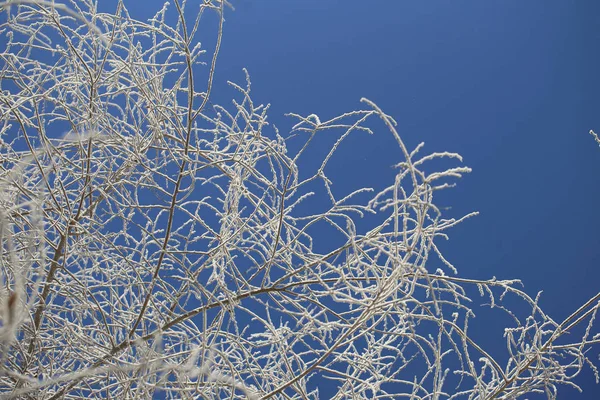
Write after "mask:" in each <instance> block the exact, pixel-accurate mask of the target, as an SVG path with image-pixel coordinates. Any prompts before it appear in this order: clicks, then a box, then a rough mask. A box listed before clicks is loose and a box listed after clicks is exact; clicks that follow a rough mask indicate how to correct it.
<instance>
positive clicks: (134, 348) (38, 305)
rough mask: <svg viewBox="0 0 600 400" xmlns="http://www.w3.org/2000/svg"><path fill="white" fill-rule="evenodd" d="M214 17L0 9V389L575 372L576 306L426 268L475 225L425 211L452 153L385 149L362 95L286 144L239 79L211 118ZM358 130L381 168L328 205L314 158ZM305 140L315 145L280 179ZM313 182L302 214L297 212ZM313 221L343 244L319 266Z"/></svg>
mask: <svg viewBox="0 0 600 400" xmlns="http://www.w3.org/2000/svg"><path fill="white" fill-rule="evenodd" d="M228 7H229V5H228V4H227V3H226V2H224V1H219V0H204V1H200V2H187V3H186V2H185V1H183V2H180V1H179V0H174V2H173V4H172V5H170V6H168V5H167V4H165V5H164V7H163V8H162V9H161V10H159V11H158V12H157V13H156V15H155V16H154V17H153V18H151V19H150V20H148V21H146V22H142V21H138V20H136V19H134V18H133V17H132V16H130V14H129V12H128V11H127V9H126V7H125V5H124V4H123V3H122V2H120V3H119V5H118V7H117V9H116V10H115V12H114V13H112V14H109V13H102V12H98V11H97V7H96V2H95V1H93V0H72V1H70V2H69V3H67V4H65V5H59V4H58V3H56V4H55V3H54V2H53V1H41V0H40V1H34V0H29V1H17V0H13V1H6V0H5V1H0V18H1V20H0V23H1V25H0V35H1V37H2V39H1V40H0V43H2V44H1V45H0V187H1V190H0V234H1V236H0V240H1V243H2V244H1V251H2V253H1V258H0V280H1V282H0V299H1V302H0V317H1V321H2V323H1V326H0V397H2V398H4V397H6V398H31V399H59V398H73V399H75V398H77V399H79V398H140V399H147V398H152V397H153V396H158V397H160V398H178V399H179V398H184V399H187V398H205V399H221V398H253V399H268V398H281V399H316V398H319V388H322V387H323V385H325V384H327V385H329V386H331V385H332V384H333V386H334V387H337V394H336V395H335V396H334V397H333V398H336V399H342V398H353V399H386V398H396V397H397V396H399V395H403V396H404V397H406V398H411V399H454V398H465V399H481V400H483V399H492V398H498V399H515V398H517V397H519V396H520V395H523V394H526V393H533V392H539V393H542V394H546V395H547V397H548V398H556V393H557V388H558V387H559V386H560V384H573V383H572V378H573V377H574V376H576V375H577V374H578V373H579V372H580V371H581V369H582V368H583V367H584V365H585V364H586V363H587V364H589V366H590V367H591V368H592V369H594V366H593V364H592V363H591V362H590V361H589V359H588V358H587V354H588V353H587V352H588V350H589V345H590V344H593V343H596V342H598V341H599V340H600V337H599V336H600V335H599V334H598V333H595V332H597V329H595V326H594V324H593V323H594V317H595V316H596V312H597V310H598V304H599V303H598V300H599V297H598V296H596V297H594V298H592V299H590V301H589V302H588V303H587V304H585V305H584V306H582V307H581V308H580V309H579V310H577V311H576V312H574V313H573V314H572V315H571V316H569V318H567V319H566V320H565V321H563V322H562V323H558V322H554V321H553V320H552V319H551V318H550V317H549V316H547V315H546V314H545V313H544V312H543V311H542V310H541V309H540V308H539V306H538V301H537V298H531V297H529V296H528V295H527V294H525V293H524V292H523V291H521V290H520V289H519V288H518V287H517V286H518V281H500V280H496V279H491V280H488V281H478V280H471V279H464V278H459V277H457V271H456V269H455V268H454V267H453V266H452V265H451V264H450V263H449V262H448V261H446V260H445V259H444V257H443V256H442V254H441V252H440V250H439V249H438V247H437V245H436V241H437V240H439V239H440V238H444V237H445V235H446V231H447V230H448V229H449V228H451V227H452V226H454V225H456V224H458V223H459V222H461V220H463V219H464V218H467V217H470V216H472V215H474V214H469V215H467V216H465V217H463V218H460V219H458V220H455V219H448V218H445V217H444V216H443V215H442V211H441V210H440V209H439V208H438V207H436V205H435V203H434V195H435V194H436V191H438V190H441V189H445V188H448V187H451V186H452V185H453V183H452V180H453V179H455V178H459V177H460V176H461V175H462V174H464V173H467V172H469V169H468V168H466V167H463V166H454V167H450V168H448V169H446V170H443V171H437V172H425V169H426V168H425V166H426V165H431V164H432V163H431V162H432V161H433V160H435V159H448V162H449V163H452V162H455V163H456V161H460V160H461V158H460V156H458V155H457V154H453V153H433V154H429V155H422V145H419V146H418V147H417V148H415V149H408V148H407V147H406V146H405V144H404V142H403V141H402V139H401V137H400V136H399V134H398V133H397V131H396V128H395V125H396V124H395V122H394V120H393V119H392V118H391V117H390V116H388V115H386V114H385V113H384V112H383V111H382V110H380V109H379V108H378V107H377V106H376V105H375V104H373V103H372V102H370V101H368V100H363V103H364V106H365V109H363V110H359V111H353V112H349V113H347V114H344V115H341V116H339V117H337V118H333V119H330V120H328V121H321V120H320V119H319V118H318V117H317V116H316V115H309V116H300V115H296V114H290V117H291V118H295V119H296V120H297V124H296V125H295V126H294V128H293V132H291V133H292V135H290V136H288V135H285V136H281V135H280V134H279V133H278V131H277V130H276V129H275V127H273V126H272V125H271V124H270V123H269V122H268V120H267V111H268V106H263V105H257V104H255V103H254V102H253V101H252V98H251V93H250V79H249V77H248V76H247V79H246V83H245V84H243V85H238V84H234V83H231V86H232V87H233V88H234V89H235V90H236V91H237V94H238V95H237V100H234V101H233V103H232V105H231V106H220V105H214V104H212V103H210V102H209V96H210V92H211V89H212V81H213V74H214V71H215V65H216V59H217V56H218V53H219V48H220V46H221V40H222V33H223V15H224V12H225V8H228ZM192 15H193V18H192V17H191V16H192ZM211 19H212V22H210V23H211V24H213V25H214V26H215V27H216V28H215V29H217V34H216V35H215V38H216V45H214V43H213V47H210V49H211V50H210V51H208V52H207V51H205V49H204V47H202V46H200V44H199V40H198V38H197V36H198V31H199V27H200V26H202V24H203V23H205V20H206V21H210V20H211ZM215 19H216V20H217V22H216V23H214V22H215ZM207 23H208V22H207ZM373 119H379V120H382V121H383V122H384V125H385V127H386V128H387V130H388V131H389V132H390V133H391V134H392V135H393V136H394V138H395V139H396V141H397V144H398V152H399V154H400V156H401V160H402V162H400V163H399V164H398V165H397V174H396V178H395V180H394V181H393V182H390V183H389V186H388V187H387V188H385V189H384V190H382V191H380V192H379V193H371V192H370V191H369V190H367V189H362V190H358V191H356V192H353V193H350V194H348V195H346V196H345V197H343V198H339V197H336V196H335V195H334V192H333V191H332V190H331V182H330V180H329V179H328V177H327V175H326V170H327V164H328V162H329V161H330V159H331V156H332V154H333V153H334V152H335V151H336V149H337V147H338V145H339V144H340V143H341V142H342V141H343V140H344V139H345V138H346V137H347V136H348V135H351V134H353V133H354V132H355V131H363V132H368V133H370V132H371V129H372V128H371V127H370V126H371V125H370V122H369V121H371V120H373ZM324 132H327V134H330V135H333V134H337V135H338V137H339V139H338V141H337V142H336V144H335V145H334V146H333V148H332V149H331V151H330V152H329V153H328V155H327V156H326V157H325V159H324V160H323V161H322V163H321V165H320V167H318V168H316V170H314V171H304V170H303V171H302V172H301V171H300V170H299V162H298V161H299V158H300V157H301V155H302V154H304V153H305V152H306V151H307V150H308V148H309V143H310V142H311V141H312V140H313V138H314V137H315V136H318V135H322V134H325V133H324ZM291 137H294V140H296V141H298V140H299V141H302V144H301V145H299V146H298V145H296V146H289V140H290V138H291ZM292 148H295V149H296V150H292ZM433 164H434V165H439V164H440V163H439V162H436V163H433ZM317 187H318V188H321V189H322V193H321V194H322V195H323V197H322V198H321V199H320V200H319V201H318V202H316V203H312V204H317V206H318V205H320V206H321V208H319V209H317V208H318V207H317V206H315V207H312V206H311V207H310V208H308V207H303V204H304V203H305V202H307V201H309V200H310V199H309V198H310V197H311V196H318V195H319V194H318V193H314V192H315V189H314V188H317ZM366 195H368V196H371V197H370V198H371V199H370V201H365V202H363V201H359V200H358V199H361V198H364V197H365V196H366ZM307 209H308V210H309V211H306V210H307ZM367 214H368V215H377V216H378V218H379V219H378V220H377V221H378V222H377V223H374V224H373V226H371V228H370V229H369V230H365V231H362V232H361V231H360V230H359V228H358V227H357V225H356V221H357V218H361V217H362V216H363V215H367ZM325 225H326V226H329V227H333V228H334V229H335V230H336V232H337V234H338V235H339V239H340V242H341V243H343V244H342V245H340V246H333V248H331V249H330V250H329V251H327V252H319V251H317V250H315V246H314V240H315V232H317V231H318V230H319V229H320V227H321V226H325ZM432 258H437V259H438V260H441V261H442V263H443V265H445V267H444V268H432V267H431V264H432V263H431V259H432ZM471 287H474V288H475V289H476V290H477V289H478V290H479V291H480V292H481V295H482V297H483V298H484V299H485V301H486V302H488V303H489V304H490V306H491V307H492V308H496V309H502V310H503V312H505V313H507V314H508V315H510V316H511V317H512V321H513V322H512V325H510V326H509V327H507V328H506V330H505V332H504V336H505V339H506V349H507V352H506V354H505V355H504V358H502V359H500V358H498V359H495V358H494V357H492V356H491V355H490V354H489V353H488V352H486V350H485V349H484V348H482V346H480V345H479V344H478V343H477V342H476V341H475V340H474V339H472V335H470V334H469V321H470V318H472V317H473V315H474V313H473V311H472V308H473V303H472V300H471V298H470V294H469V290H470V289H469V288H471ZM509 297H510V298H511V299H512V300H511V301H512V303H509V304H517V302H518V304H519V306H518V307H519V310H512V311H514V312H511V308H510V307H508V306H507V305H504V304H505V303H504V302H503V301H508V300H506V299H507V298H509ZM523 310H525V311H523ZM517 311H518V312H517ZM577 327H582V329H581V334H580V335H579V336H577V337H578V338H579V339H576V340H573V337H574V336H573V335H570V337H569V340H570V341H565V340H564V339H563V340H562V342H559V340H560V339H562V338H563V337H564V334H565V333H567V332H572V331H573V330H574V329H576V328H577ZM559 343H560V344H559ZM594 371H595V369H594ZM321 398H322V396H321Z"/></svg>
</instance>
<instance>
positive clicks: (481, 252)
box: [126, 0, 600, 399]
mask: <svg viewBox="0 0 600 400" xmlns="http://www.w3.org/2000/svg"><path fill="white" fill-rule="evenodd" d="M231 2H232V3H233V4H234V5H235V6H236V11H234V12H232V11H231V10H228V12H227V14H226V23H225V33H224V39H223V46H222V51H221V54H220V56H219V59H218V63H217V74H216V76H215V91H214V93H213V95H214V97H213V99H214V101H215V102H220V103H222V102H227V101H229V99H231V97H232V95H233V94H234V93H233V92H232V91H231V90H229V89H227V88H226V84H225V81H226V80H234V81H237V82H242V81H243V74H242V72H241V69H242V67H246V68H248V70H249V72H250V74H251V77H252V82H253V92H254V99H255V101H256V102H262V103H271V104H272V108H271V113H270V115H271V117H270V118H271V121H272V122H274V123H275V124H276V125H277V126H278V127H279V128H280V129H281V130H282V131H283V132H286V129H287V128H289V126H290V125H291V122H292V121H290V120H287V119H286V118H285V117H283V114H284V113H285V112H296V113H300V114H310V113H316V114H318V115H320V116H321V117H322V118H321V119H325V118H327V117H332V116H335V115H337V114H340V113H343V112H345V111H351V110H354V109H357V108H359V107H360V104H359V100H360V98H361V97H367V98H369V99H371V100H373V101H375V102H376V103H378V104H379V106H380V107H382V108H383V109H384V111H386V112H387V113H388V114H390V115H392V116H394V117H395V118H396V119H397V121H398V122H399V132H400V134H401V135H402V137H403V138H404V140H405V141H406V142H407V144H408V145H409V146H410V147H414V146H415V145H416V144H417V143H419V142H421V141H424V142H425V143H426V148H425V149H426V150H428V151H444V150H448V151H453V152H458V153H460V154H461V155H463V157H464V162H465V164H466V165H468V166H470V167H472V168H473V172H472V173H471V174H470V175H468V176H466V177H465V178H464V179H462V180H461V181H460V182H459V185H458V187H457V188H456V189H454V190H452V191H451V192H448V193H446V194H444V195H443V196H442V198H441V200H440V201H441V202H442V205H448V206H452V210H451V211H450V214H451V215H452V216H460V215H464V214H465V213H467V212H470V211H473V210H478V211H480V212H481V215H480V216H479V217H477V218H474V219H471V220H469V221H467V222H466V223H464V224H463V225H461V226H460V227H457V228H455V229H454V230H453V231H451V232H450V234H451V239H450V241H449V242H448V243H446V244H444V245H443V249H444V250H445V255H446V257H447V258H448V259H449V260H451V261H452V262H453V263H454V264H455V265H456V266H457V267H458V269H459V271H460V274H461V276H465V277H476V278H489V277H491V276H496V277H498V278H520V279H522V280H523V282H524V284H525V287H526V289H527V290H528V291H529V293H531V294H535V293H536V292H537V291H539V290H544V294H543V296H542V300H541V305H542V307H543V308H545V309H546V311H547V312H548V313H549V314H550V315H551V316H553V318H555V319H556V320H562V318H564V317H566V316H567V315H568V314H569V313H570V312H571V311H572V310H574V309H576V308H577V307H578V306H579V305H581V304H582V303H583V302H585V300H587V299H588V298H589V297H590V296H592V295H594V294H595V293H597V292H598V291H599V290H600V284H599V282H600V271H599V268H598V264H599V261H600V232H599V229H598V227H599V226H600V211H599V210H598V204H599V203H600V179H599V178H598V175H597V171H598V168H599V167H600V148H598V146H597V145H596V144H595V143H594V140H593V138H592V137H591V136H590V135H589V134H588V131H589V130H590V129H594V130H597V131H600V118H599V117H598V116H599V115H600V114H599V111H600V99H599V98H598V96H597V93H598V89H599V88H600V74H598V72H597V70H598V61H600V57H599V55H598V54H599V53H598V50H599V48H598V44H599V43H600V24H599V23H598V15H600V2H598V1H595V0H589V1H586V0H579V1H551V0H544V1H542V0H538V1H532V0H531V1H523V0H510V1H508V0H507V1H475V0H471V1H410V2H409V1H401V0H371V1H364V0H343V1H342V0H231ZM161 3H162V1H159V0H149V1H144V2H139V3H138V2H137V1H128V2H126V4H127V5H128V7H130V9H131V11H132V12H139V13H141V14H144V13H148V16H149V15H151V14H153V13H154V12H155V11H156V9H157V8H158V7H159V4H161ZM142 5H143V6H142ZM153 5H155V7H152V6H153ZM135 15H136V16H138V14H135ZM210 40H212V39H210ZM210 40H208V41H207V45H208V47H209V48H210V47H211V46H213V44H212V43H209V42H210ZM323 151H325V150H323ZM340 151H341V152H342V153H341V154H340V155H339V156H338V157H337V158H336V160H335V161H336V163H337V167H334V168H330V169H329V175H330V177H332V178H333V180H334V182H336V183H335V185H336V186H335V187H336V190H339V193H342V192H344V191H350V190H351V189H354V188H356V187H358V186H374V187H376V188H377V187H379V188H381V187H382V186H383V185H387V184H389V182H391V181H390V179H393V176H394V170H393V169H392V168H390V166H391V165H392V164H394V163H396V162H398V161H400V154H399V151H398V150H397V146H396V145H395V143H394V142H393V138H392V137H391V135H389V134H388V133H387V132H385V130H384V129H381V130H380V131H379V132H377V133H376V135H374V136H369V137H366V136H360V135H357V136H356V137H354V138H352V139H351V140H349V141H348V142H347V143H345V145H344V146H342V148H341V150H340ZM317 153H318V154H315V158H317V157H319V156H320V153H319V151H318V150H317ZM476 311H479V312H478V318H480V317H479V316H480V315H481V314H484V313H485V311H484V310H476ZM481 318H482V321H486V324H487V323H490V324H491V325H493V321H491V320H486V319H485V317H481ZM486 324H480V325H479V326H480V327H481V325H484V326H487V325H486ZM473 329H476V328H473ZM479 334H480V335H482V337H485V332H480V333H479ZM499 338H500V340H498V341H497V342H496V341H492V340H488V346H492V347H493V346H497V347H498V350H502V349H503V348H504V343H503V342H502V341H501V336H500V337H499ZM494 340H496V339H494ZM599 351H600V349H598V348H596V349H593V353H592V354H591V357H592V358H594V359H597V353H598V352H599ZM578 382H579V383H581V384H582V385H583V387H584V389H587V390H586V392H584V394H578V393H577V392H575V391H573V390H571V389H568V388H566V389H564V391H563V395H561V396H560V398H565V399H566V398H568V399H597V398H598V395H597V393H598V392H600V387H598V386H596V385H595V384H594V383H593V376H592V374H591V372H590V371H586V373H585V375H583V376H582V377H581V379H579V380H578ZM595 393H596V394H595ZM563 396H564V397H563Z"/></svg>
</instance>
